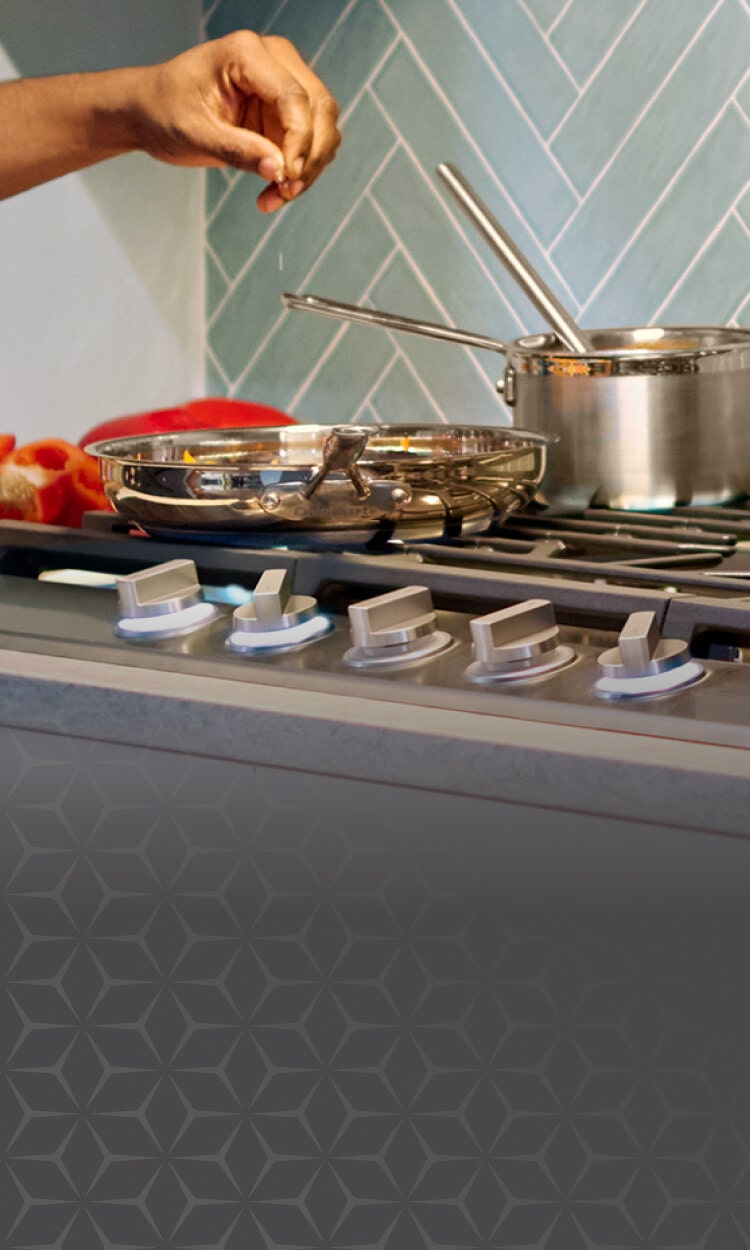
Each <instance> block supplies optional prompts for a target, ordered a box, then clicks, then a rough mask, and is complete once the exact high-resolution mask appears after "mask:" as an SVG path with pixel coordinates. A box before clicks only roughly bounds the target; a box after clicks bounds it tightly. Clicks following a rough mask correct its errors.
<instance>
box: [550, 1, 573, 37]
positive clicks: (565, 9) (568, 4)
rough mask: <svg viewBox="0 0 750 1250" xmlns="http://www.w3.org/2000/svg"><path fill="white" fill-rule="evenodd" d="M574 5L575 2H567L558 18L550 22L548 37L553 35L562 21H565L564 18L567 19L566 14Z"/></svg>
mask: <svg viewBox="0 0 750 1250" xmlns="http://www.w3.org/2000/svg"><path fill="white" fill-rule="evenodd" d="M572 3H573V0H565V4H564V5H563V7H562V8H561V9H560V12H559V13H558V15H557V17H555V18H553V19H552V21H551V22H550V24H549V26H548V28H547V35H548V36H549V35H551V34H552V31H553V30H554V29H555V27H556V26H557V25H558V23H559V22H561V21H562V20H563V18H564V17H565V14H566V13H567V11H568V9H569V8H570V6H571V5H572Z"/></svg>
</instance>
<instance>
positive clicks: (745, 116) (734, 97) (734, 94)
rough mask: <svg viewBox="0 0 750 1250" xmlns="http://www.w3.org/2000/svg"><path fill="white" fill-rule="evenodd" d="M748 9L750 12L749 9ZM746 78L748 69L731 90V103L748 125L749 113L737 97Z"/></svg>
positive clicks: (749, 120)
mask: <svg viewBox="0 0 750 1250" xmlns="http://www.w3.org/2000/svg"><path fill="white" fill-rule="evenodd" d="M748 2H749V3H750V0H748ZM748 11H749V12H750V9H749V10H748ZM748 79H750V69H749V70H748V71H747V73H746V74H743V76H742V78H741V79H740V81H739V82H738V83H737V86H736V87H735V89H734V91H733V92H732V103H733V104H734V106H735V108H736V109H738V110H739V113H740V116H741V117H742V118H743V119H744V120H745V121H746V122H747V124H748V126H750V115H748V114H747V113H746V111H745V109H744V108H743V107H742V105H741V104H740V102H739V100H738V99H737V95H738V92H740V91H741V90H742V88H743V87H744V85H745V83H746V82H747V81H748Z"/></svg>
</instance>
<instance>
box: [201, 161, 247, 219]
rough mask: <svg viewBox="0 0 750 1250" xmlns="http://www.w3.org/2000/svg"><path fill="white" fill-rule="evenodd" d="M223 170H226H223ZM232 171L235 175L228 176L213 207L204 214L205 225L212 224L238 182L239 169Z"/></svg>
mask: <svg viewBox="0 0 750 1250" xmlns="http://www.w3.org/2000/svg"><path fill="white" fill-rule="evenodd" d="M224 172H227V171H224ZM232 172H233V173H234V174H235V177H234V178H229V179H228V180H227V185H226V186H225V188H224V190H223V191H222V193H221V195H220V196H219V198H218V200H217V201H216V203H215V204H214V206H213V208H212V209H211V212H210V213H208V214H207V216H206V225H207V226H211V225H213V223H214V221H215V220H216V218H217V217H218V215H219V211H220V210H221V209H222V208H223V207H224V205H225V204H226V202H227V200H228V199H229V197H230V195H231V194H232V191H233V190H234V188H235V187H236V186H237V183H238V182H239V179H240V172H239V170H233V171H232Z"/></svg>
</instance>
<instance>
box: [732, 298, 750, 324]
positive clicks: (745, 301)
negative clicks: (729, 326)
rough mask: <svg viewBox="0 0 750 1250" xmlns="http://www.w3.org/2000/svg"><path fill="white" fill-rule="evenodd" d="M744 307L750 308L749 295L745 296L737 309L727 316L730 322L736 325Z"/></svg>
mask: <svg viewBox="0 0 750 1250" xmlns="http://www.w3.org/2000/svg"><path fill="white" fill-rule="evenodd" d="M746 308H750V295H746V296H745V298H744V299H743V301H742V303H741V304H740V306H739V308H738V309H737V311H736V312H735V313H734V314H733V316H731V317H730V318H729V320H730V322H734V323H735V325H737V324H738V323H739V318H740V317H741V316H742V314H743V312H744V311H745V309H746Z"/></svg>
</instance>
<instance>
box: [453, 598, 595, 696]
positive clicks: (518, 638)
mask: <svg viewBox="0 0 750 1250" xmlns="http://www.w3.org/2000/svg"><path fill="white" fill-rule="evenodd" d="M470 629H471V638H472V642H473V644H474V648H473V649H474V656H475V661H474V663H473V664H470V665H469V667H468V668H467V670H466V676H467V677H468V679H469V680H470V681H478V682H496V681H519V680H523V679H528V678H530V677H540V676H542V675H544V674H547V673H554V672H557V670H558V669H561V668H565V667H566V666H567V665H568V664H572V662H573V660H574V659H575V651H574V650H573V648H572V647H568V646H563V645H562V644H561V643H560V631H559V630H558V628H557V625H556V623H555V613H554V609H553V607H552V604H551V603H550V602H549V601H548V600H547V599H527V600H526V601H525V602H524V603H516V604H514V605H513V607H510V608H501V609H500V610H499V611H498V612H490V613H488V615H487V616H479V617H476V618H475V619H474V620H473V621H471V623H470Z"/></svg>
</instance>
